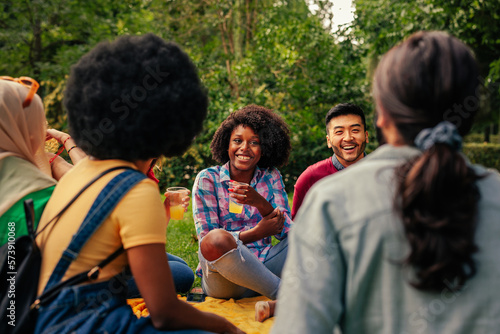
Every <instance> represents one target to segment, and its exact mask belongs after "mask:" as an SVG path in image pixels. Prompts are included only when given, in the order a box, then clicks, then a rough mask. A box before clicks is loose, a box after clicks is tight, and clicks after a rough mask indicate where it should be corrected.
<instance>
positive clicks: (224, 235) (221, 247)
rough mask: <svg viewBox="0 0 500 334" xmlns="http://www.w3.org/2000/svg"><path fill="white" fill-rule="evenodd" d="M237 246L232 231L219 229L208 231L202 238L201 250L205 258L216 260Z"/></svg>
mask: <svg viewBox="0 0 500 334" xmlns="http://www.w3.org/2000/svg"><path fill="white" fill-rule="evenodd" d="M236 247H237V245H236V241H235V240H234V238H233V236H232V235H231V233H229V232H227V231H225V230H221V229H217V230H212V231H210V232H208V234H207V235H206V236H205V237H204V238H203V240H201V244H200V251H201V254H202V255H203V257H204V258H205V259H207V260H208V261H215V260H217V259H218V258H220V257H221V256H222V255H224V254H226V253H227V252H229V251H230V250H232V249H235V248H236Z"/></svg>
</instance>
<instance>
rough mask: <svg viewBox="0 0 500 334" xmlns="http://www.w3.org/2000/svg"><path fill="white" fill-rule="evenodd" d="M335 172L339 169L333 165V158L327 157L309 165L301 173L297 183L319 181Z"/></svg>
mask: <svg viewBox="0 0 500 334" xmlns="http://www.w3.org/2000/svg"><path fill="white" fill-rule="evenodd" d="M335 172H338V170H337V169H336V168H335V167H334V166H333V163H332V158H331V157H330V158H327V159H325V160H321V161H318V162H316V163H315V164H313V165H310V166H309V167H307V168H306V170H304V171H303V172H302V174H300V176H299V178H298V179H297V183H299V184H300V183H301V182H309V181H312V183H314V182H316V181H318V180H319V179H321V178H323V177H325V176H328V175H331V174H333V173H335Z"/></svg>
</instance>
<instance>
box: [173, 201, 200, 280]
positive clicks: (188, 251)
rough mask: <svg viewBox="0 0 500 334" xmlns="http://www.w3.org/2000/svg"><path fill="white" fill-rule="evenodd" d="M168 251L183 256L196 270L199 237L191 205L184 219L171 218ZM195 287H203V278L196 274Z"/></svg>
mask: <svg viewBox="0 0 500 334" xmlns="http://www.w3.org/2000/svg"><path fill="white" fill-rule="evenodd" d="M166 248H167V252H169V253H170V254H173V255H177V256H179V257H181V258H182V259H183V260H184V261H186V262H187V264H188V265H189V267H190V268H191V269H193V271H196V267H197V266H198V237H197V236H196V229H195V227H194V221H193V214H192V210H191V205H189V208H188V211H187V212H186V213H184V218H183V219H182V220H171V221H170V223H169V224H168V227H167V246H166ZM193 287H201V279H200V278H199V277H198V276H196V278H195V281H194V284H193Z"/></svg>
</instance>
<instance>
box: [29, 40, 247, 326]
mask: <svg viewBox="0 0 500 334" xmlns="http://www.w3.org/2000/svg"><path fill="white" fill-rule="evenodd" d="M207 103H208V102H207V96H206V92H205V89H204V88H203V86H202V84H201V82H200V80H199V77H198V74H197V71H196V68H195V66H194V64H193V63H192V62H191V60H190V59H189V57H188V55H187V54H186V53H184V52H183V51H182V50H181V49H180V48H179V47H178V46H177V45H176V44H174V43H170V42H166V41H164V40H163V39H161V38H159V37H157V36H155V35H153V34H146V35H143V36H122V37H120V38H118V39H117V40H115V41H113V42H102V43H99V44H98V45H97V46H96V47H95V48H94V49H93V50H91V51H90V52H89V53H87V54H86V55H84V56H83V57H82V58H81V59H80V61H79V62H78V63H77V64H76V65H74V66H73V67H72V69H71V74H70V76H69V79H68V82H67V87H66V91H65V96H64V105H65V107H66V109H67V111H68V122H69V129H70V134H71V136H72V138H73V139H74V140H75V142H76V145H78V146H79V147H81V148H82V149H83V150H84V152H85V153H86V154H87V155H88V157H87V158H84V159H82V160H81V161H80V162H79V163H78V164H77V165H75V166H74V167H73V168H72V169H71V170H70V171H68V172H67V173H66V174H65V175H64V177H63V178H61V180H60V182H59V183H58V184H57V186H56V188H55V190H54V192H53V195H52V197H51V199H50V200H49V202H48V204H47V206H46V208H45V211H44V213H43V215H42V218H41V220H40V226H39V230H40V229H41V233H40V235H39V237H38V238H37V243H38V244H39V246H40V249H41V254H42V266H41V270H40V280H39V285H38V292H39V293H42V292H43V291H47V289H48V288H50V287H52V286H54V284H56V283H57V282H58V281H64V280H66V279H67V278H69V277H72V276H73V275H75V274H78V273H81V272H84V271H87V270H90V269H91V268H92V267H94V266H95V265H97V264H98V263H99V262H101V261H103V260H104V259H106V258H108V256H109V255H110V254H112V253H113V252H115V251H116V250H117V249H118V248H120V246H121V247H123V248H124V250H125V251H124V252H123V253H122V254H121V255H119V256H118V257H117V258H116V259H115V260H113V261H112V262H110V263H109V264H108V265H107V266H105V267H104V268H103V269H102V270H101V272H100V275H99V277H98V279H97V280H96V281H95V282H92V283H91V284H83V285H77V286H69V287H66V288H63V290H61V291H60V292H59V294H58V295H57V297H56V298H55V299H54V300H53V301H51V302H50V303H48V304H47V305H42V306H41V307H40V309H39V315H38V320H37V323H36V329H35V333H70V332H71V333H97V332H99V333H100V332H103V333H104V332H107V333H163V332H168V333H186V334H187V333H192V334H194V333H207V332H215V333H243V332H242V331H241V330H239V329H238V328H237V327H235V326H234V325H233V324H231V323H230V322H229V321H227V320H226V319H224V318H222V317H219V316H217V315H214V314H211V313H206V312H202V311H199V310H197V309H196V308H194V307H192V306H191V305H189V304H188V303H186V302H184V301H181V300H179V299H178V298H177V295H176V291H175V287H174V281H173V278H172V273H171V270H170V266H169V261H168V258H167V255H166V253H165V242H166V239H165V235H166V228H167V224H168V221H169V218H170V217H169V214H168V210H165V207H164V205H163V203H162V200H161V196H160V195H159V190H158V185H157V183H156V182H155V181H153V180H151V179H149V178H146V177H144V179H142V180H141V181H139V183H137V184H136V185H135V186H134V187H133V188H132V189H131V190H130V191H129V192H128V193H126V194H125V195H124V196H123V198H121V200H120V201H119V203H118V205H117V206H116V207H115V208H114V209H113V210H112V212H111V214H110V215H109V216H108V217H107V218H106V219H105V220H104V221H103V223H102V224H101V225H100V226H99V228H98V229H97V230H96V231H95V232H94V233H93V234H92V235H91V236H90V238H89V239H88V241H87V242H86V243H85V244H84V245H83V247H82V248H81V250H80V251H79V252H78V253H77V254H76V255H77V256H76V255H75V254H74V253H73V255H72V258H74V259H73V261H72V262H71V263H70V265H69V267H67V270H66V271H64V269H63V270H61V267H60V263H61V262H60V261H63V259H66V258H68V256H67V254H72V253H71V252H69V253H68V251H67V250H66V248H67V247H68V244H69V243H70V241H71V238H72V236H73V235H74V234H75V233H76V232H77V230H78V229H79V228H80V226H81V225H82V221H84V218H85V216H86V214H87V212H88V211H89V208H90V206H91V205H92V204H93V203H94V201H95V199H96V197H97V195H98V194H99V193H100V192H101V190H102V189H103V188H104V187H105V186H106V185H107V184H108V182H110V180H111V179H114V177H115V176H116V175H118V174H120V173H121V172H122V170H115V169H114V168H116V167H118V168H123V167H126V168H131V169H135V170H137V171H139V172H141V173H143V174H147V173H148V171H149V170H150V167H151V165H152V161H153V160H154V159H155V158H157V157H159V156H162V155H164V156H167V157H169V156H175V155H179V154H182V152H184V151H185V150H186V149H187V148H188V147H189V145H190V144H191V142H192V141H193V138H194V137H195V136H196V135H197V134H198V133H199V132H200V130H201V128H202V122H203V120H204V118H205V116H206V111H207ZM103 172H108V173H107V174H104V176H102V175H103ZM99 176H101V177H100V178H97V177H99ZM96 178H97V181H95V182H94V183H92V184H91V185H90V187H88V188H87V189H86V190H85V191H83V192H82V193H81V195H80V196H79V197H78V198H77V199H76V201H74V203H72V204H71V205H70V206H69V208H68V209H67V210H66V211H65V212H64V214H63V215H62V216H60V218H59V220H58V221H56V223H54V224H52V225H48V224H49V223H50V221H51V220H52V218H53V217H55V216H57V214H58V213H59V212H60V211H61V209H62V208H63V207H65V206H66V205H67V204H68V202H69V201H70V200H71V199H72V198H74V197H75V194H77V193H78V192H79V191H80V190H81V189H82V188H83V187H84V186H85V185H86V184H88V183H89V180H94V179H96ZM46 226H48V228H45V227H46ZM75 256H76V258H75ZM60 259H61V260H60ZM127 268H129V269H130V272H131V273H132V275H133V278H134V279H135V283H136V285H137V288H138V289H139V292H140V294H141V295H142V297H143V298H144V301H145V303H146V306H147V308H148V310H149V313H150V316H149V317H141V318H139V319H138V318H137V317H136V316H135V315H134V314H133V313H132V309H131V308H130V306H129V305H128V304H127V303H126V297H127V290H128V286H127V284H126V282H127V281H128V280H129V279H130V275H128V274H127V273H128V272H129V271H127V270H126V269H127ZM186 329H192V330H188V331H186Z"/></svg>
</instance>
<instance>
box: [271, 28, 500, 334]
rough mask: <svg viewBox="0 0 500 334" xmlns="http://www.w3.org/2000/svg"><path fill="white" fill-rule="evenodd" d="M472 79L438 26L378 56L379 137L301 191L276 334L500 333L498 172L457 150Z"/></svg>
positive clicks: (468, 120)
mask: <svg viewBox="0 0 500 334" xmlns="http://www.w3.org/2000/svg"><path fill="white" fill-rule="evenodd" d="M479 78H480V76H479V70H478V66H477V62H476V60H475V59H474V55H473V54H472V51H471V50H470V49H469V48H468V47H467V46H466V45H465V44H464V43H462V42H461V41H460V40H458V39H457V38H455V37H453V36H451V35H449V34H447V33H445V32H439V31H420V32H416V33H414V34H413V35H411V36H410V37H408V39H406V40H405V41H403V42H402V43H400V44H398V45H397V46H395V47H393V48H392V49H391V50H390V51H389V52H388V53H386V54H385V55H384V56H383V57H382V58H381V60H380V63H379V64H378V66H377V69H376V71H375V75H374V79H373V97H374V102H375V106H376V111H377V114H378V117H377V126H378V127H380V129H381V132H382V134H383V136H384V139H385V141H386V144H385V145H382V146H380V147H379V148H378V149H376V150H375V151H374V152H372V153H370V155H369V156H368V157H366V158H363V159H362V160H361V161H360V162H357V163H356V164H354V165H353V166H351V167H349V168H347V169H346V170H345V171H343V172H341V173H337V174H335V175H332V176H331V177H328V178H325V179H324V180H321V181H320V182H318V183H317V184H315V185H314V187H313V188H312V190H311V192H309V193H308V194H307V198H306V202H305V203H304V205H303V206H302V207H301V208H300V212H299V213H298V215H297V219H296V220H295V225H294V228H293V230H292V233H291V235H290V238H291V240H290V253H289V256H288V259H287V264H286V266H285V270H284V275H283V276H284V277H285V279H284V280H283V286H282V287H281V289H280V293H279V299H278V305H277V308H276V309H277V316H276V319H275V322H274V326H273V329H272V333H273V334H278V333H283V334H285V333H286V334H290V333H315V334H322V333H333V332H334V328H335V327H337V326H339V327H340V330H341V332H342V333H344V334H364V333H370V334H372V333H375V334H376V333H383V334H403V333H405V334H406V333H407V334H417V333H432V334H436V333H440V334H444V333H453V334H469V333H497V332H498V328H499V327H500V303H499V302H498V301H499V300H500V289H498V278H499V277H500V258H499V257H498V249H499V245H500V238H499V237H500V219H499V217H500V175H499V174H498V172H497V171H494V170H487V169H485V168H484V167H481V166H477V165H472V164H470V162H468V161H467V159H466V158H465V156H464V155H463V153H462V152H461V146H462V136H464V135H466V134H467V133H468V132H469V131H470V129H471V126H472V124H473V119H474V114H475V113H476V112H477V111H478V107H479V104H478V103H479V97H480V89H479V88H480V85H479ZM471 100H472V101H474V100H475V101H476V102H475V103H474V102H473V103H472V104H471V103H470V102H471ZM311 221H312V222H314V224H311ZM304 291H305V292H304Z"/></svg>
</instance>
